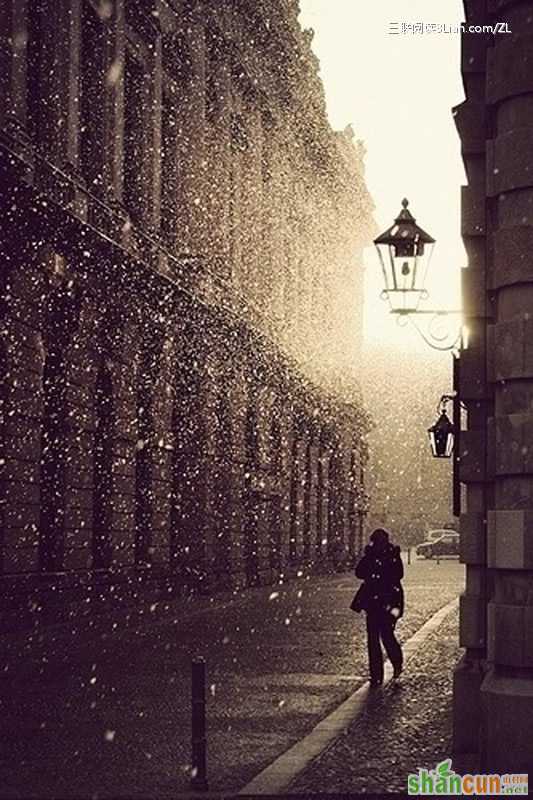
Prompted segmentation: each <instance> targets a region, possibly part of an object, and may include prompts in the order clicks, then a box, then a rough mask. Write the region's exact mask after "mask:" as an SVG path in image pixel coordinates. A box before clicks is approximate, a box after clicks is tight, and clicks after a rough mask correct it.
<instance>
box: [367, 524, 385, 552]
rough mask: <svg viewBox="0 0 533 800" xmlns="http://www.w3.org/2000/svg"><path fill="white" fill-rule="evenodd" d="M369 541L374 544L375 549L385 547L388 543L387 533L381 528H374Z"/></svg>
mask: <svg viewBox="0 0 533 800" xmlns="http://www.w3.org/2000/svg"><path fill="white" fill-rule="evenodd" d="M370 541H371V542H372V544H375V545H376V547H380V548H382V547H386V546H387V545H388V543H389V534H388V533H387V531H385V530H383V528H376V530H375V531H372V533H371V534H370Z"/></svg>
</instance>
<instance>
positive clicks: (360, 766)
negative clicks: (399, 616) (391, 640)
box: [0, 560, 463, 798]
mask: <svg viewBox="0 0 533 800" xmlns="http://www.w3.org/2000/svg"><path fill="white" fill-rule="evenodd" d="M355 585H356V582H355V580H354V578H353V577H352V576H351V575H347V574H344V575H338V576H334V577H321V578H309V579H306V578H304V577H302V578H300V579H299V580H295V581H293V582H291V583H289V584H285V585H282V586H273V587H262V588H260V589H255V590H248V591H246V592H245V593H243V594H242V595H240V596H238V597H235V598H219V599H217V600H215V601H214V603H213V605H212V606H209V605H207V606H205V605H204V607H203V608H197V607H195V606H188V607H185V606H183V605H180V606H175V607H173V608H172V609H169V611H167V612H162V611H160V610H159V609H158V608H156V609H154V611H153V613H150V615H149V619H148V620H146V622H144V623H143V624H141V625H139V626H135V627H132V626H129V627H128V626H126V625H124V624H123V621H122V620H120V619H119V618H117V619H116V620H115V623H116V625H115V627H113V626H112V625H111V626H110V627H109V629H108V630H105V631H104V630H99V631H94V632H93V633H92V634H90V635H83V636H81V635H80V636H79V637H76V636H75V635H74V634H73V633H72V631H71V630H70V629H69V628H67V627H66V626H56V627H55V628H50V629H48V630H46V631H44V632H43V633H42V634H39V635H38V636H36V635H34V637H33V638H26V639H25V640H23V639H21V638H19V639H16V638H13V637H11V638H7V637H6V651H7V653H6V657H5V668H4V672H3V681H2V687H1V695H2V708H1V713H2V718H3V729H4V734H3V739H4V745H3V748H2V765H1V771H0V780H1V784H2V796H3V797H6V798H8V797H9V798H15V797H28V796H32V795H33V796H35V795H36V794H37V793H38V795H39V797H50V798H51V797H58V796H60V797H69V798H70V797H80V796H84V797H85V796H97V797H111V796H117V795H120V796H121V797H172V796H175V795H176V793H178V792H182V791H186V790H187V788H188V782H189V741H190V701H189V694H190V659H191V656H193V655H195V654H203V655H204V656H205V657H206V660H207V674H208V686H209V687H210V688H209V691H208V697H209V702H208V727H209V735H208V744H209V753H208V762H209V783H210V789H211V790H214V791H217V790H218V791H222V790H223V791H225V792H228V793H230V792H235V791H238V790H239V789H240V788H241V787H243V786H244V785H245V784H246V783H247V782H248V781H249V780H250V779H251V778H252V777H253V776H254V775H255V774H257V773H258V772H259V771H260V770H261V769H263V768H264V767H265V766H266V765H268V764H269V763H270V762H271V761H273V760H274V759H275V758H276V757H277V756H279V755H280V754H281V753H283V752H284V751H285V750H287V749H288V748H289V747H290V746H291V745H292V744H294V743H295V742H296V741H298V740H299V739H301V738H302V737H303V736H304V735H306V734H307V733H308V732H309V731H310V730H311V729H312V728H313V726H314V725H315V724H316V723H317V722H318V721H319V720H320V719H322V718H323V717H324V716H326V715H327V714H328V713H329V712H330V711H331V710H333V709H334V708H335V707H336V706H337V705H338V704H339V703H340V702H342V701H343V700H344V699H345V698H346V697H347V696H348V695H349V694H350V693H351V692H353V691H354V690H355V689H356V688H357V687H358V686H359V685H361V684H362V683H363V682H364V681H365V680H366V678H367V667H366V647H365V633H364V616H363V615H361V616H360V615H355V614H353V612H351V611H350V609H349V608H348V606H349V603H350V600H351V597H352V594H353V591H354V587H355ZM462 586H463V567H462V565H459V564H458V563H457V562H456V561H455V560H443V561H441V563H440V564H437V563H435V562H425V561H416V562H414V563H413V564H412V565H411V566H406V578H405V590H406V609H407V610H406V617H405V619H404V620H402V622H401V624H400V626H399V635H400V638H401V639H402V640H404V641H405V640H406V639H408V638H409V637H410V636H412V635H413V634H414V632H415V631H416V630H418V629H419V628H420V626H421V625H422V624H423V623H424V622H425V621H426V620H427V619H428V618H429V617H430V616H431V615H432V614H433V613H434V612H435V611H437V609H439V608H440V607H442V606H443V605H445V604H446V603H447V602H448V601H449V600H451V599H452V598H453V597H455V596H457V594H458V593H459V592H460V591H461V589H462ZM455 630H456V620H454V619H449V620H448V621H447V622H446V623H445V625H444V626H443V629H442V631H441V632H439V636H438V637H437V639H436V643H435V647H432V648H431V652H428V653H427V654H426V655H424V656H422V655H417V656H415V657H414V658H413V660H412V661H411V662H409V665H408V668H407V671H406V675H405V678H404V680H403V682H402V688H401V689H398V690H397V692H393V690H392V688H387V689H385V690H384V693H383V697H381V696H379V697H378V696H377V697H376V698H375V700H373V705H372V707H370V706H369V709H368V713H367V714H366V716H365V719H363V720H360V721H359V722H358V723H357V736H355V737H352V734H350V735H349V736H348V737H347V738H346V740H345V741H342V742H341V743H339V744H338V745H335V746H334V747H333V748H332V749H331V750H330V752H328V753H327V754H326V755H324V756H323V757H322V758H321V759H320V760H319V761H318V762H317V764H316V767H315V766H312V767H311V768H310V770H309V771H308V772H307V773H305V774H304V775H303V776H302V777H301V780H298V781H297V782H296V784H295V787H294V791H298V792H300V791H306V790H308V789H311V787H313V791H341V790H342V791H344V790H345V789H348V788H349V789H350V791H363V790H368V791H371V790H374V789H375V788H376V787H377V788H379V789H382V790H384V789H385V787H389V783H388V781H390V789H392V788H393V787H401V786H403V785H405V781H404V776H405V774H406V771H407V769H408V767H409V768H411V762H412V765H413V768H414V766H415V764H418V763H419V762H420V759H421V758H422V756H423V757H424V760H425V762H426V764H427V765H428V766H432V765H433V762H434V761H435V759H436V758H437V754H436V751H434V749H431V748H432V747H433V743H434V742H435V741H438V742H440V741H442V752H443V753H444V754H446V753H447V752H448V751H449V743H448V737H449V721H448V719H447V717H446V712H444V710H443V709H444V708H445V706H447V700H448V694H447V693H448V692H449V688H450V687H449V683H450V681H451V669H452V666H453V660H454V658H455V655H456V653H455V650H456V648H455V646H453V647H450V646H449V645H450V643H451V642H452V641H454V637H455V635H456V634H455ZM443 665H444V668H445V670H446V676H445V677H444V676H443V675H441V673H442V672H443ZM434 674H435V676H437V677H436V679H434V677H433V675H434ZM376 719H377V720H378V723H379V725H380V726H381V727H380V728H379V729H380V730H382V729H383V730H385V729H386V730H387V734H386V735H385V734H384V733H383V735H382V734H376V735H375V736H374V738H372V736H371V732H372V730H373V728H374V727H375V724H376ZM435 726H437V728H438V731H439V734H438V737H437V740H436V739H435ZM424 731H426V733H427V734H429V731H431V743H432V744H431V746H429V749H428V752H427V753H424V752H423V751H422V750H421V749H420V748H421V746H422V744H423V741H424ZM376 736H378V737H381V736H382V738H379V741H378V742H376ZM428 741H429V740H428ZM415 743H416V744H417V747H418V749H416V748H415V747H414V744H415ZM437 750H439V751H440V744H439V747H437ZM408 756H409V758H408ZM348 763H349V764H350V766H349V768H348V767H347V764H348ZM393 765H396V766H395V767H393ZM388 769H392V772H391V773H390V777H387V775H388V773H387V770H388Z"/></svg>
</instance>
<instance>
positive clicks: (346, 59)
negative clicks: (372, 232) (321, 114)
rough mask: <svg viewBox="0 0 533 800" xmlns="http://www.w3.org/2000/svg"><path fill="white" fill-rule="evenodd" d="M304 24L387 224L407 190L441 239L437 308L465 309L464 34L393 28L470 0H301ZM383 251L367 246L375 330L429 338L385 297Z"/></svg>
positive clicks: (432, 300) (436, 18) (435, 263)
mask: <svg viewBox="0 0 533 800" xmlns="http://www.w3.org/2000/svg"><path fill="white" fill-rule="evenodd" d="M300 6H301V17H300V20H301V23H302V26H303V27H306V28H313V29H314V31H315V37H314V40H313V45H312V46H313V49H314V52H315V53H316V54H317V56H318V57H319V59H320V63H321V77H322V80H323V82H324V86H325V91H326V101H327V107H328V114H329V118H330V121H331V124H332V126H333V127H334V128H335V129H343V128H344V127H345V126H346V125H347V124H348V123H352V125H353V128H354V131H355V135H356V138H358V139H362V140H363V141H364V142H365V145H366V148H367V157H366V168H367V176H366V177H367V183H368V186H369V189H370V192H371V194H372V196H373V198H374V202H375V204H376V221H377V224H378V226H379V231H380V232H381V231H382V230H385V228H387V227H389V225H391V224H392V222H393V219H394V217H395V216H396V215H397V213H398V211H399V210H400V207H401V200H402V198H403V197H407V198H408V199H409V203H410V206H409V207H410V210H411V212H412V213H413V214H414V216H415V217H416V219H417V222H418V223H419V225H420V226H421V227H422V228H424V230H426V231H427V232H428V233H430V234H431V235H432V236H433V237H434V238H435V239H436V240H437V244H436V246H435V250H434V253H433V258H432V263H431V270H430V277H429V279H428V284H427V288H428V289H429V290H430V297H429V299H428V300H427V301H426V306H427V307H428V308H445V307H448V308H458V307H459V303H460V292H459V271H460V268H461V267H462V266H464V265H465V263H466V262H465V254H464V249H463V245H462V242H461V238H460V186H461V185H462V184H463V183H464V182H465V178H464V170H463V165H462V161H461V156H460V143H459V137H458V135H457V132H456V129H455V125H454V121H453V116H452V111H451V109H452V106H454V105H457V104H459V103H460V102H462V101H463V99H464V93H463V88H462V82H461V73H460V66H459V64H460V61H459V54H460V36H459V34H452V33H425V34H413V33H406V34H401V33H400V34H398V35H395V34H391V33H390V32H389V31H390V26H391V23H398V24H400V25H401V23H402V22H405V23H419V22H422V23H446V24H447V25H448V26H451V25H457V24H458V23H460V22H462V21H463V20H464V16H463V10H462V3H461V2H460V0H441V1H440V2H439V3H428V2H427V0H410V2H409V3H403V4H399V3H398V2H393V0H377V2H371V3H364V4H363V3H361V2H359V0H300ZM378 270H379V267H378V261H377V257H376V255H375V252H374V248H372V250H368V251H367V252H366V254H365V287H366V288H365V339H366V340H367V341H368V342H372V341H374V342H375V341H377V340H379V341H381V342H382V343H387V344H390V345H391V346H392V345H394V344H397V345H398V346H399V347H402V348H406V347H409V348H415V347H416V348H419V347H424V348H425V347H427V346H426V345H424V344H422V343H421V341H420V340H419V338H418V335H417V334H416V333H415V332H414V331H412V330H411V329H410V328H398V326H397V325H396V324H395V320H394V319H391V318H390V316H389V315H388V306H387V304H386V303H385V302H383V301H382V300H380V298H379V294H380V291H381V289H382V280H381V275H380V273H379V271H378Z"/></svg>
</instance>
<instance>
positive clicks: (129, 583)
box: [0, 0, 373, 627]
mask: <svg viewBox="0 0 533 800" xmlns="http://www.w3.org/2000/svg"><path fill="white" fill-rule="evenodd" d="M3 11H4V12H5V13H4V19H5V21H6V24H5V25H4V26H2V28H3V29H2V32H1V33H0V36H2V37H3V42H2V46H1V48H0V52H1V56H0V59H1V62H0V101H1V102H0V130H1V133H0V136H1V139H0V180H1V181H2V185H3V187H5V191H4V192H3V196H2V210H1V213H2V230H1V239H0V250H1V254H2V261H1V264H2V266H1V305H0V317H1V329H0V364H1V367H2V369H1V374H0V402H1V417H0V435H1V455H0V470H1V473H0V488H1V491H2V498H1V505H0V525H1V534H0V557H1V562H0V563H1V567H0V575H1V577H0V586H1V592H2V605H3V608H4V610H5V611H6V612H7V611H10V613H5V614H4V617H3V619H4V624H5V625H7V626H8V627H9V626H12V625H19V624H23V623H24V622H26V621H28V622H31V621H34V620H36V619H51V618H57V617H58V616H61V615H69V614H72V613H73V608H74V606H73V603H74V602H75V601H76V602H82V601H83V602H85V601H87V603H88V605H89V607H90V608H92V609H97V608H98V607H100V606H101V607H102V609H105V608H108V607H109V604H110V603H124V604H126V605H127V604H130V603H132V602H133V601H134V600H135V599H136V598H137V597H139V596H141V597H144V598H157V599H164V598H168V597H175V596H181V595H183V594H184V593H189V592H191V591H199V592H212V591H215V590H217V589H221V588H234V587H237V586H240V585H245V584H247V585H253V584H257V583H262V582H272V581H274V580H276V579H278V578H279V577H280V576H281V575H285V576H290V575H291V574H293V573H295V572H296V571H298V570H301V569H302V568H305V569H309V568H312V567H314V566H317V565H320V564H324V565H327V566H328V567H338V566H340V565H342V564H344V563H347V562H349V561H350V559H353V557H354V555H355V553H356V552H357V550H358V548H359V546H360V536H361V530H362V529H361V523H362V517H363V514H364V511H365V493H364V487H363V473H364V465H365V460H366V451H365V442H364V435H365V432H366V429H367V418H366V414H365V412H364V410H363V409H362V407H361V405H360V403H359V400H358V398H357V395H356V394H354V393H352V394H351V395H346V389H345V391H344V394H343V395H342V397H341V396H336V395H335V394H334V393H332V392H331V390H330V388H328V387H331V385H332V384H334V382H335V380H337V378H338V374H339V371H341V370H345V371H348V370H349V375H348V377H349V379H350V381H351V382H352V383H354V381H355V378H356V374H355V370H356V368H357V336H358V331H359V326H360V318H359V319H358V316H357V313H356V314H354V317H353V318H350V317H349V315H348V314H340V313H338V309H339V308H340V307H341V305H342V303H343V302H345V296H346V292H347V291H349V290H351V289H353V290H354V295H353V296H354V305H356V304H357V303H358V304H359V313H360V307H361V302H362V297H361V294H360V293H359V294H358V291H359V289H360V285H361V284H360V281H361V275H360V270H361V266H360V263H359V258H360V255H361V250H362V247H363V246H364V245H365V244H366V241H367V238H368V236H369V233H370V232H371V231H372V225H373V222H372V216H371V211H372V208H371V203H370V201H369V198H368V195H367V192H366V189H365V186H364V180H363V174H362V162H361V159H362V153H361V151H360V150H357V149H356V148H355V147H354V145H353V143H352V141H351V136H350V134H349V133H348V132H347V133H345V134H334V133H333V132H332V131H331V129H330V127H329V125H328V123H327V120H326V116H325V111H324V98H323V92H322V88H321V85H320V81H319V79H318V76H317V63H316V59H314V57H313V55H312V53H311V50H310V46H309V39H310V37H309V36H308V35H304V33H302V31H301V30H300V28H299V25H298V22H297V5H296V4H295V3H293V2H288V1H287V2H283V3H279V2H278V3H269V2H264V3H255V2H254V3H245V2H237V1H236V0H235V2H231V3H224V4H219V3H216V2H204V3H201V2H185V0H183V2H178V0H172V2H170V0H168V2H163V0H160V2H155V0H154V2H142V3H141V2H136V0H127V2H124V0H117V2H114V3H112V2H107V0H100V1H99V2H98V0H94V2H92V1H91V2H89V1H88V0H66V1H65V2H53V3H52V2H48V0H36V1H35V2H34V1H33V0H32V2H25V1H24V0H22V2H21V1H20V0H13V2H7V1H6V2H4V3H3ZM354 311H357V307H356V308H355V309H354ZM352 336H353V344H352V341H351V337H352ZM348 354H349V357H348Z"/></svg>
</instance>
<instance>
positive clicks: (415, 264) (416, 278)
mask: <svg viewBox="0 0 533 800" xmlns="http://www.w3.org/2000/svg"><path fill="white" fill-rule="evenodd" d="M408 205H409V201H408V200H407V199H406V198H404V199H403V200H402V210H401V211H400V213H399V214H398V216H397V217H396V219H395V220H394V225H392V226H391V227H390V228H388V229H387V230H386V231H385V232H384V233H382V234H381V235H380V236H378V237H377V239H374V244H375V246H376V250H377V252H378V257H379V260H380V264H381V269H382V271H383V278H384V280H385V289H384V290H383V292H382V296H383V297H384V298H386V299H387V300H388V301H389V303H390V307H391V311H393V312H394V313H396V314H413V313H415V312H416V311H417V310H418V305H419V303H420V300H421V299H422V297H424V298H425V297H427V291H426V289H425V282H426V276H427V271H428V268H429V263H430V261H431V255H432V253H433V246H434V244H435V239H434V238H433V237H432V236H430V235H429V233H426V232H425V231H424V230H422V228H420V227H419V226H418V225H417V224H416V219H415V218H414V217H413V215H412V214H411V212H410V211H409V209H408V208H407V206H408Z"/></svg>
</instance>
